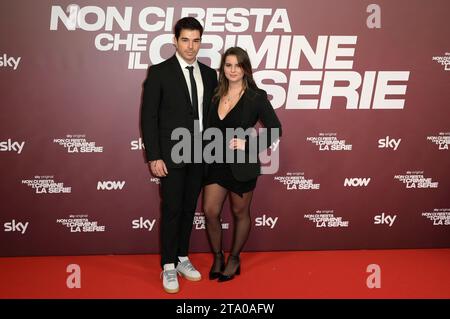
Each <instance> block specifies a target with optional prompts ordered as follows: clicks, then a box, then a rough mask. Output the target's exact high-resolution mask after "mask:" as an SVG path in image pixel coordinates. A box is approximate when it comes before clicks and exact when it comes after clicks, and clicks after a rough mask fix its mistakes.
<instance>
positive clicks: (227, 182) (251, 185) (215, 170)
mask: <svg viewBox="0 0 450 319" xmlns="http://www.w3.org/2000/svg"><path fill="white" fill-rule="evenodd" d="M211 106H212V107H211V112H212V114H211V117H210V123H209V127H216V128H218V129H220V130H221V131H222V136H223V145H224V148H228V143H229V140H226V128H234V129H236V128H238V127H239V126H240V122H241V114H242V107H243V99H242V97H241V98H240V100H239V101H238V102H237V103H236V105H235V106H234V107H233V108H232V109H231V111H229V112H228V114H227V115H226V116H225V117H224V118H223V120H221V119H220V118H219V114H218V106H217V104H213V105H211ZM223 154H224V157H225V150H224V152H223ZM207 165H208V166H209V167H208V173H207V176H206V179H205V182H204V185H209V184H214V183H217V184H219V185H220V186H222V187H224V188H226V189H227V190H229V191H231V192H233V193H236V194H238V195H239V196H241V197H242V194H243V193H247V192H250V191H252V190H254V189H255V186H256V180H257V178H255V179H252V180H249V181H245V182H241V181H238V180H236V179H235V178H234V176H233V174H232V172H231V168H230V165H229V164H228V163H226V162H225V158H224V159H223V161H222V163H216V162H213V163H211V164H207Z"/></svg>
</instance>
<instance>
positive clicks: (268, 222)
mask: <svg viewBox="0 0 450 319" xmlns="http://www.w3.org/2000/svg"><path fill="white" fill-rule="evenodd" d="M277 222H278V217H270V216H269V215H266V214H263V215H262V216H260V217H256V218H255V227H267V228H270V229H274V228H275V226H276V224H277Z"/></svg>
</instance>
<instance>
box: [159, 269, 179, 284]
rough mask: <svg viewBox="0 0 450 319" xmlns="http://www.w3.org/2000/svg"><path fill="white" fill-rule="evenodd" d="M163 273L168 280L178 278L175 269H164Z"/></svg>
mask: <svg viewBox="0 0 450 319" xmlns="http://www.w3.org/2000/svg"><path fill="white" fill-rule="evenodd" d="M161 275H162V276H164V277H165V278H166V280H167V282H171V281H175V280H177V271H176V270H175V269H172V270H166V271H163V272H162V273H161Z"/></svg>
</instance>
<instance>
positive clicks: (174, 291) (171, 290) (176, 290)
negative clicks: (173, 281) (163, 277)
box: [164, 287, 180, 294]
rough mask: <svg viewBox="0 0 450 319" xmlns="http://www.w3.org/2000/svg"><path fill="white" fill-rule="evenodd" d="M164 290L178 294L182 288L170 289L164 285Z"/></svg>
mask: <svg viewBox="0 0 450 319" xmlns="http://www.w3.org/2000/svg"><path fill="white" fill-rule="evenodd" d="M164 291H165V292H167V293H168V294H176V293H177V292H178V291H180V288H176V289H168V288H165V287H164Z"/></svg>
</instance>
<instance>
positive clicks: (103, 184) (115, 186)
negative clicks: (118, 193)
mask: <svg viewBox="0 0 450 319" xmlns="http://www.w3.org/2000/svg"><path fill="white" fill-rule="evenodd" d="M124 186H125V181H98V182H97V190H99V191H111V190H122V189H123V187H124Z"/></svg>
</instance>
